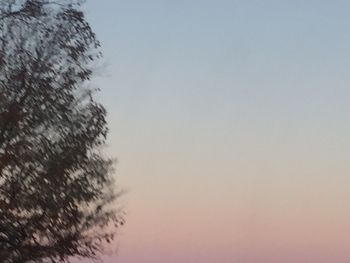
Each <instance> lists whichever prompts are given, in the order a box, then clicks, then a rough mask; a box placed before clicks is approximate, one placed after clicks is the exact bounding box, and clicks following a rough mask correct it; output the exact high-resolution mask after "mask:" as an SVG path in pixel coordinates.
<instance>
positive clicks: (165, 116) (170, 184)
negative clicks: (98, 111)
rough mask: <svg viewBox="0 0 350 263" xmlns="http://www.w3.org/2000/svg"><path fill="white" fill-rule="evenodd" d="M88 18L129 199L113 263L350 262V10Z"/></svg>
mask: <svg viewBox="0 0 350 263" xmlns="http://www.w3.org/2000/svg"><path fill="white" fill-rule="evenodd" d="M85 9H86V12H87V16H88V19H89V21H90V22H91V25H92V26H93V28H94V30H95V31H96V33H97V35H98V38H99V39H100V40H101V42H102V45H103V52H104V65H103V67H102V68H101V69H100V70H98V72H97V76H96V78H95V80H94V84H93V85H96V86H98V87H100V88H101V89H102V92H101V93H100V95H99V96H100V100H101V101H102V103H104V104H105V105H106V107H107V109H108V112H109V116H108V119H109V125H110V135H109V147H108V149H107V150H108V152H109V153H110V154H111V155H112V156H115V157H117V158H118V164H117V167H116V175H117V178H118V183H119V186H121V187H122V188H124V189H126V190H127V191H128V193H127V194H126V195H125V196H124V198H123V199H122V200H121V204H122V205H123V206H124V207H125V211H126V212H127V225H126V227H124V228H123V229H122V230H121V233H120V236H119V238H118V241H117V242H116V244H115V245H114V247H115V248H118V253H117V254H115V255H111V256H109V257H107V258H106V259H105V262H106V263H112V262H113V263H114V262H121V263H165V262H166V263H218V262H219V263H296V262H297V263H330V262H334V263H348V262H350V253H349V251H350V235H349V229H350V203H349V202H350V177H349V171H350V136H349V135H350V119H349V116H350V53H349V51H350V16H349V11H350V1H345V0H344V1H340V0H334V1H329V0H328V1H322V0H317V1H316V0H308V1H306V0H293V1H292V0H288V1H287V0H284V1H283V0H275V1H272V0H264V1H263V0H260V1H258V0H255V1H254V0H240V1H238V0H231V1H228V0H227V1H225V0H215V1H214V0H201V1H199V0H198V1H196V0H176V1H175V0H168V1H167V0H163V1H161V0H147V1H146V0H138V1H136V0H123V1H121V0H100V1H93V0H90V1H88V3H87V5H86V6H85Z"/></svg>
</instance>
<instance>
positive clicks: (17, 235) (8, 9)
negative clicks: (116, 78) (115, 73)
mask: <svg viewBox="0 0 350 263" xmlns="http://www.w3.org/2000/svg"><path fill="white" fill-rule="evenodd" d="M80 5H81V1H68V0H66V1H65V0H62V1H50V0H0V259H1V262H5V263H29V262H30V263H31V262H69V259H70V258H71V257H73V256H78V257H88V258H91V257H96V256H97V255H98V254H99V252H101V251H102V250H103V245H104V243H105V242H109V241H110V240H111V239H112V238H113V236H114V233H115V231H114V230H115V227H118V226H120V225H121V224H123V222H124V221H123V217H122V216H121V214H120V213H118V212H117V211H116V210H115V209H114V208H113V206H111V204H112V203H113V201H114V200H115V198H116V196H117V194H116V192H115V190H114V184H113V182H114V181H113V176H112V172H113V169H112V168H113V161H112V160H111V159H110V158H108V157H106V156H104V154H103V153H102V151H101V147H103V145H104V144H105V140H106V135H107V132H108V128H107V123H106V110H105V108H104V107H103V106H102V105H101V104H100V103H99V102H97V101H96V100H95V99H94V91H95V90H93V89H92V88H90V87H89V85H88V82H89V79H90V77H91V75H92V73H93V67H94V62H95V61H96V60H98V59H99V58H100V56H101V53H100V51H99V42H98V40H97V39H96V37H95V34H94V32H93V31H92V29H91V27H90V25H89V23H88V22H87V21H86V19H85V17H84V14H83V12H82V11H81V9H80Z"/></svg>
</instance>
